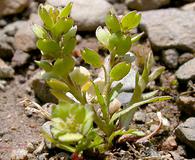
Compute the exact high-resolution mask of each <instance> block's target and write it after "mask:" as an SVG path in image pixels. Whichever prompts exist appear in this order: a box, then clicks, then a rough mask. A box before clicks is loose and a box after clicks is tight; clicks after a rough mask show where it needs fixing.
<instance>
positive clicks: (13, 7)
mask: <svg viewBox="0 0 195 160" xmlns="http://www.w3.org/2000/svg"><path fill="white" fill-rule="evenodd" d="M29 2H30V1H29V0H1V2H0V11H1V12H0V17H1V16H7V15H12V14H17V13H20V12H22V11H23V10H24V9H25V8H26V7H27V6H28V5H29Z"/></svg>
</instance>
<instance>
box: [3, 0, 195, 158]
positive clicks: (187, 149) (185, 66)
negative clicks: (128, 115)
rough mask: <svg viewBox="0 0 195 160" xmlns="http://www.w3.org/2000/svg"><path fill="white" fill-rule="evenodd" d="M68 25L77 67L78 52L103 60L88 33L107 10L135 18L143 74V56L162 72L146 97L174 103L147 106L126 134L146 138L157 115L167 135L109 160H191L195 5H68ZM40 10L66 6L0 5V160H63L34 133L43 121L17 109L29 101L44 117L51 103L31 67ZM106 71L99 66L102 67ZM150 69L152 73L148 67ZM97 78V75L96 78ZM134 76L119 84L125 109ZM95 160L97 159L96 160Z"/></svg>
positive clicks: (108, 0)
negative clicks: (73, 30)
mask: <svg viewBox="0 0 195 160" xmlns="http://www.w3.org/2000/svg"><path fill="white" fill-rule="evenodd" d="M73 1H74V5H73V9H72V12H71V17H72V18H73V19H74V20H75V22H76V24H77V25H78V30H79V32H78V35H77V40H78V45H77V47H76V49H75V51H74V55H75V57H76V58H77V60H78V64H77V65H80V64H82V63H83V62H82V61H81V60H80V49H83V47H89V48H91V49H95V50H96V51H99V53H100V54H101V55H102V56H106V55H107V53H106V51H105V50H104V49H103V48H101V46H100V45H99V44H98V42H97V40H96V38H95V34H94V31H95V29H96V28H97V26H99V25H104V17H105V15H106V14H107V12H108V11H109V10H110V9H113V8H114V9H115V10H116V12H117V13H118V15H121V14H123V13H126V12H128V11H129V10H135V9H136V10H139V11H140V12H141V13H142V21H141V24H140V26H139V28H138V29H137V30H135V32H142V31H144V33H145V34H144V37H143V38H142V40H141V41H140V43H139V44H136V45H134V46H133V48H132V52H135V53H136V54H137V55H138V59H137V60H136V61H137V63H138V64H139V65H140V66H142V64H143V61H144V58H145V57H146V55H147V53H148V51H151V50H152V51H153V53H154V55H155V59H156V66H159V65H163V66H165V67H166V71H165V72H164V73H163V74H162V75H161V76H160V78H159V79H158V80H157V81H155V82H153V83H151V84H150V85H149V87H148V90H154V89H159V90H160V93H159V94H160V95H171V96H172V97H173V98H174V100H173V101H169V102H163V103H160V104H150V105H148V106H146V107H142V108H140V110H139V111H137V112H136V114H135V116H134V122H133V123H132V127H137V128H140V129H141V130H143V131H145V132H146V133H147V134H149V133H151V132H152V131H154V130H155V129H156V128H157V127H158V119H157V116H156V112H157V111H160V112H161V113H162V114H163V116H164V117H165V121H166V124H167V125H166V127H164V128H162V129H161V130H160V132H159V133H158V134H157V135H156V136H154V137H153V138H152V139H151V142H150V143H149V144H145V145H144V146H139V147H137V146H132V145H131V144H129V145H128V147H127V148H126V149H123V148H121V147H119V148H116V149H114V150H112V151H109V152H108V153H106V154H107V156H108V157H109V158H110V159H144V158H143V157H147V159H165V160H171V159H173V160H184V159H193V158H194V159H195V152H194V151H195V97H194V96H195V85H194V82H195V0H121V1H120V0H73ZM39 3H47V4H51V5H54V6H64V5H66V3H67V2H66V1H65V0H46V2H45V1H44V0H1V1H0V159H2V160H10V159H13V160H27V159H29V160H37V159H38V160H46V159H49V160H55V159H60V160H63V159H66V158H67V157H68V156H69V155H68V154H67V153H65V152H63V151H61V150H58V149H54V148H53V146H52V145H51V144H49V143H46V142H44V140H43V138H42V137H41V135H40V130H41V128H44V129H45V130H47V127H48V125H47V123H45V122H46V120H45V119H43V118H42V117H39V115H37V114H35V113H33V112H30V111H26V110H25V108H24V106H23V105H21V101H22V100H24V99H25V98H29V99H31V100H34V101H36V102H37V103H39V104H41V105H43V107H44V108H45V109H48V110H50V109H51V102H53V103H55V102H56V99H55V98H54V97H53V96H52V95H51V94H50V93H49V88H48V86H47V85H46V84H45V83H44V81H43V80H41V77H40V70H39V69H38V67H37V66H36V65H35V63H34V60H39V59H40V52H39V51H38V50H37V48H36V45H35V43H36V38H35V36H34V34H33V32H32V29H31V26H32V24H34V23H38V24H40V25H41V21H40V19H39V17H38V15H37V8H38V5H39ZM105 63H106V60H105ZM154 68H155V66H154ZM97 73H98V71H97ZM134 78H135V72H134V71H133V70H132V71H131V72H130V74H129V75H128V76H127V78H124V79H123V80H122V81H123V83H124V84H125V85H124V88H123V90H124V92H122V93H121V94H120V96H119V99H120V101H121V102H122V103H126V102H127V100H128V98H130V97H131V95H132V93H131V92H132V89H133V88H134ZM95 159H97V158H95Z"/></svg>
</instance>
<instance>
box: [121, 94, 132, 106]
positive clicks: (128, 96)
mask: <svg viewBox="0 0 195 160" xmlns="http://www.w3.org/2000/svg"><path fill="white" fill-rule="evenodd" d="M132 96H133V93H131V92H122V93H120V94H119V95H118V97H117V99H118V100H119V101H120V102H121V104H122V105H123V106H124V105H125V104H127V103H129V101H130V100H131V98H132Z"/></svg>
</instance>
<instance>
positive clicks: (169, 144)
mask: <svg viewBox="0 0 195 160" xmlns="http://www.w3.org/2000/svg"><path fill="white" fill-rule="evenodd" d="M176 148H177V142H176V141H175V137H173V136H170V137H168V138H167V139H166V140H165V142H163V144H162V149H163V150H167V151H172V150H174V149H176Z"/></svg>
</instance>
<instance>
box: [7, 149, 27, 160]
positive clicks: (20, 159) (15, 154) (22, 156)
mask: <svg viewBox="0 0 195 160" xmlns="http://www.w3.org/2000/svg"><path fill="white" fill-rule="evenodd" d="M27 154H28V152H27V150H25V149H17V150H13V151H12V153H11V160H27V159H28V157H27Z"/></svg>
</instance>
